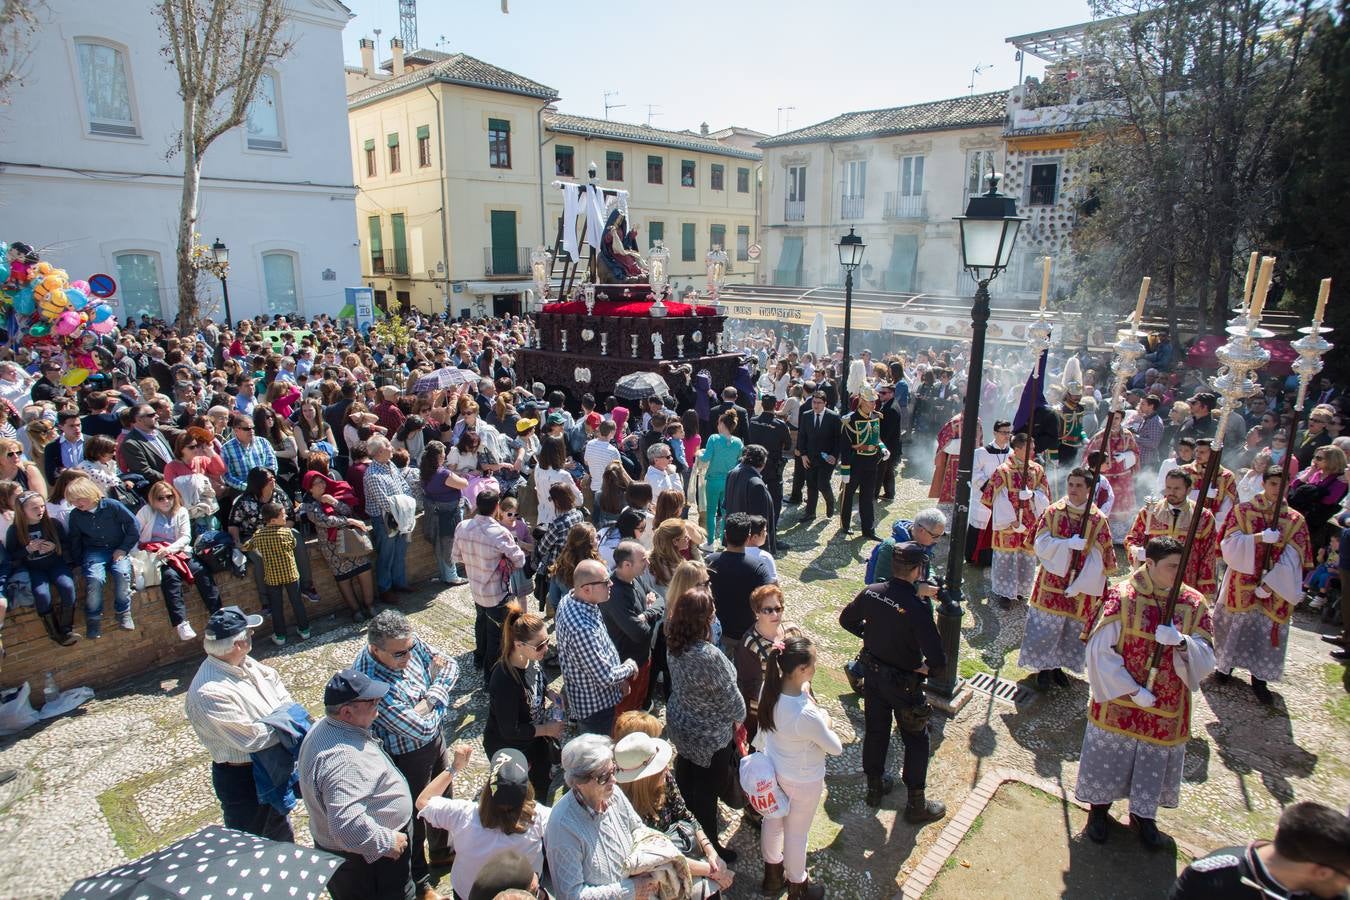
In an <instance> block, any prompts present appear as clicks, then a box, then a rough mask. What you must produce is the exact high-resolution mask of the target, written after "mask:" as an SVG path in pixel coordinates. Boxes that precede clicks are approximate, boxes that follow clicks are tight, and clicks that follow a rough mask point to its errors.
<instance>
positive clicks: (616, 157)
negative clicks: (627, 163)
mask: <svg viewBox="0 0 1350 900" xmlns="http://www.w3.org/2000/svg"><path fill="white" fill-rule="evenodd" d="M605 162H623V154H622V153H619V152H617V151H615V150H606V151H605Z"/></svg>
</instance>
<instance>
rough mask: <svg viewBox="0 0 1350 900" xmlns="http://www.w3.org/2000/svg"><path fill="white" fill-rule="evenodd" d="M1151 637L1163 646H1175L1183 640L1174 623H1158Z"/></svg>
mask: <svg viewBox="0 0 1350 900" xmlns="http://www.w3.org/2000/svg"><path fill="white" fill-rule="evenodd" d="M1153 639H1154V640H1156V641H1157V642H1158V643H1160V644H1162V645H1163V646H1164V647H1175V646H1176V645H1178V644H1180V643H1181V642H1182V641H1183V640H1185V638H1184V637H1183V636H1182V634H1181V632H1180V631H1177V628H1176V626H1175V625H1159V626H1158V630H1157V631H1155V632H1153Z"/></svg>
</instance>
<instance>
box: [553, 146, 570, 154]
mask: <svg viewBox="0 0 1350 900" xmlns="http://www.w3.org/2000/svg"><path fill="white" fill-rule="evenodd" d="M553 152H554V153H555V154H556V155H558V156H571V155H572V148H571V147H565V146H563V145H561V144H559V145H558V146H557V147H556V148H554V151H553Z"/></svg>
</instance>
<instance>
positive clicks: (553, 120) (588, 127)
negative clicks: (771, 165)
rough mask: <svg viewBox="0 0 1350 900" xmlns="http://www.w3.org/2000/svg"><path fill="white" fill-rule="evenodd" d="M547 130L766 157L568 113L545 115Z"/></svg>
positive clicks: (675, 133) (743, 156) (678, 134)
mask: <svg viewBox="0 0 1350 900" xmlns="http://www.w3.org/2000/svg"><path fill="white" fill-rule="evenodd" d="M544 127H545V128H547V129H548V130H549V131H556V132H558V133H560V134H580V135H586V136H590V137H607V138H614V139H615V140H620V141H632V142H634V143H637V144H651V145H653V146H657V147H675V148H677V149H680V150H695V151H698V152H701V153H716V154H719V155H721V156H731V157H735V158H736V159H761V158H762V157H763V154H762V153H760V152H758V151H756V150H742V149H740V148H739V147H732V146H729V145H727V144H722V143H719V142H718V141H715V140H712V139H711V138H706V137H703V136H702V135H697V134H693V133H691V132H688V131H666V130H665V129H663V128H652V127H651V126H650V125H630V124H629V123H627V122H611V121H610V120H608V119H592V118H591V117H589V116H573V115H568V114H566V113H557V112H548V113H544Z"/></svg>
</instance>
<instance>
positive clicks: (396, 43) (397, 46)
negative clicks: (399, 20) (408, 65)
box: [389, 38, 403, 78]
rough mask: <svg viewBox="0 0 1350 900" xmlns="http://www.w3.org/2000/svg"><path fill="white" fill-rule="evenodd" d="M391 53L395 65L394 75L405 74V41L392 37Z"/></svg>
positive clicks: (390, 42)
mask: <svg viewBox="0 0 1350 900" xmlns="http://www.w3.org/2000/svg"><path fill="white" fill-rule="evenodd" d="M389 53H390V57H391V59H392V62H393V65H394V70H393V71H394V77H395V78H397V77H398V76H400V75H402V74H403V41H401V40H399V39H398V38H392V39H391V40H390V41H389Z"/></svg>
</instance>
